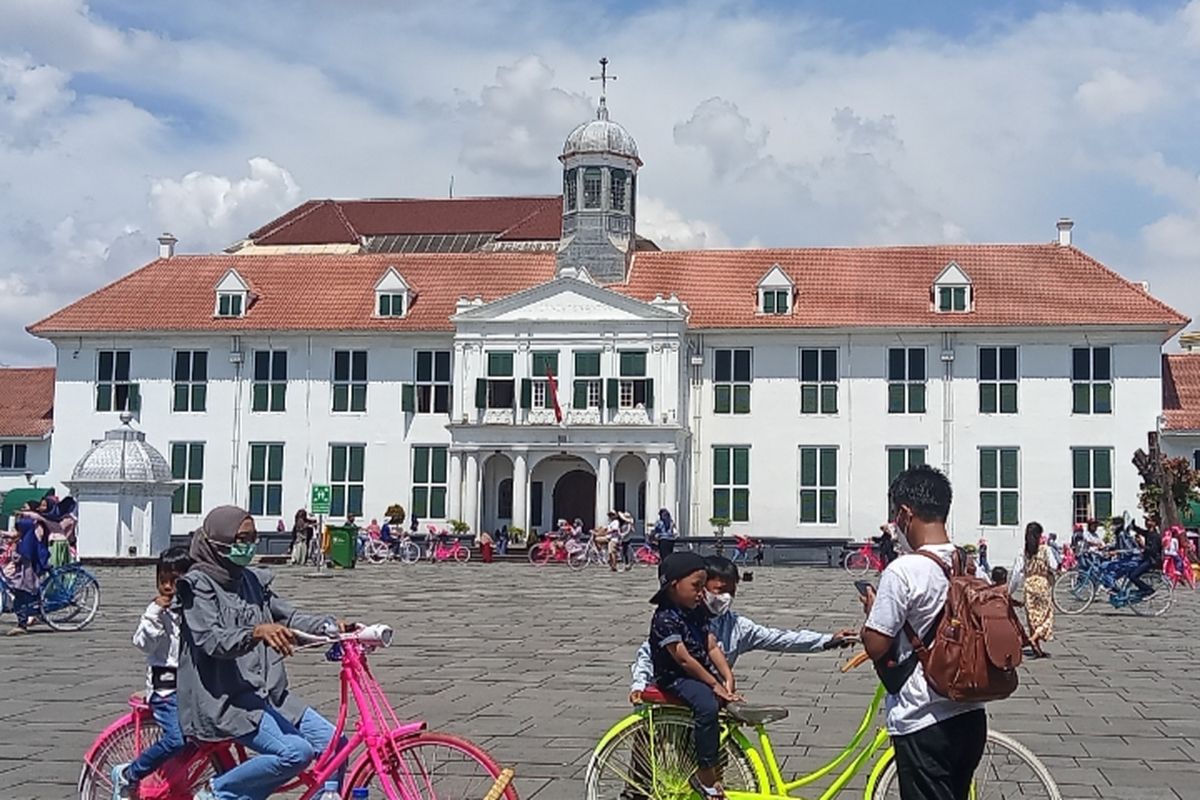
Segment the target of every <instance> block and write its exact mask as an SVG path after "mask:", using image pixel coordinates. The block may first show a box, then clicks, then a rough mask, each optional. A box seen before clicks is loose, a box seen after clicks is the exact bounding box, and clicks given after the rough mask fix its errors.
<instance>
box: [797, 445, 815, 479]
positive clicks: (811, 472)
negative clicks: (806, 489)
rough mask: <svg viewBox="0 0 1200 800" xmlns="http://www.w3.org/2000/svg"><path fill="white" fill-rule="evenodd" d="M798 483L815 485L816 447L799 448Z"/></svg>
mask: <svg viewBox="0 0 1200 800" xmlns="http://www.w3.org/2000/svg"><path fill="white" fill-rule="evenodd" d="M800 485H801V486H816V485H817V449H816V448H815V447H802V448H800Z"/></svg>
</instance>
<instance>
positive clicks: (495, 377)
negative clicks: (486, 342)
mask: <svg viewBox="0 0 1200 800" xmlns="http://www.w3.org/2000/svg"><path fill="white" fill-rule="evenodd" d="M481 390H482V391H481ZM515 395H516V392H515V390H514V389H513V354H512V353H509V352H491V353H488V354H487V378H486V379H480V381H479V382H477V383H476V385H475V401H476V402H475V405H476V406H477V407H479V408H513V407H514V406H515V405H516V396H515Z"/></svg>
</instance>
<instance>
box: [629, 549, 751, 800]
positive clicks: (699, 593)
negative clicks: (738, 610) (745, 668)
mask: <svg viewBox="0 0 1200 800" xmlns="http://www.w3.org/2000/svg"><path fill="white" fill-rule="evenodd" d="M707 577H708V571H707V569H706V567H705V564H704V558H703V557H701V556H700V555H699V554H697V553H692V552H686V553H672V554H671V555H670V556H668V557H667V558H665V559H663V561H662V563H661V564H659V568H658V583H659V590H658V592H656V593H655V595H654V596H653V597H652V598H650V602H651V603H653V604H655V605H656V606H657V607H658V608H657V609H656V610H655V612H654V616H653V617H652V618H651V620H650V661H651V663H652V664H653V665H654V683H655V684H656V685H657V686H658V687H659V688H660V689H662V690H663V691H666V692H671V693H672V694H674V695H676V696H677V697H678V698H679V699H680V700H682V701H683V702H684V703H685V704H686V705H687V706H688V707H690V708H691V709H692V718H693V721H694V722H695V734H696V762H697V764H698V765H699V767H700V768H699V769H698V770H697V771H696V774H695V776H693V778H692V781H691V784H692V788H693V789H695V790H696V791H697V792H699V793H700V796H701V797H702V798H724V797H725V792H724V791H723V790H722V789H721V785H720V782H719V775H718V774H717V765H718V763H719V758H718V746H719V743H720V729H719V727H718V726H717V713H718V711H719V710H720V705H719V701H725V702H729V701H733V700H740V699H741V698H740V697H738V695H737V694H736V693H735V688H736V686H735V683H734V679H733V671H732V670H730V669H729V663H728V662H727V661H726V660H725V655H724V654H723V653H722V652H721V646H720V645H719V644H718V643H717V638H716V637H715V636H713V634H712V631H710V630H709V629H708V616H707V615H706V614H705V613H704V608H703V601H704V582H705V580H706V578H707Z"/></svg>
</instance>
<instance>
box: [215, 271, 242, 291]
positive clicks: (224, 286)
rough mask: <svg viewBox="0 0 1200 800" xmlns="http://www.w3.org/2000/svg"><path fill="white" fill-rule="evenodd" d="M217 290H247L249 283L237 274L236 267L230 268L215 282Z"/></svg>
mask: <svg viewBox="0 0 1200 800" xmlns="http://www.w3.org/2000/svg"><path fill="white" fill-rule="evenodd" d="M217 291H218V292H248V291H250V284H248V283H246V281H245V279H244V278H242V276H241V275H239V274H238V271H237V270H236V269H231V270H229V271H228V272H226V273H225V275H224V277H222V278H221V280H220V281H218V282H217Z"/></svg>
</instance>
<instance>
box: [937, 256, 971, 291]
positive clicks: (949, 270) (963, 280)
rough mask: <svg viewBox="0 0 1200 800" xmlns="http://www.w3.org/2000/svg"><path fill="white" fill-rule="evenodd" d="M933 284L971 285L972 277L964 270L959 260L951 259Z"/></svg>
mask: <svg viewBox="0 0 1200 800" xmlns="http://www.w3.org/2000/svg"><path fill="white" fill-rule="evenodd" d="M933 284H934V285H935V286H969V285H970V284H971V277H970V276H969V275H967V273H966V272H964V271H963V268H962V267H960V266H959V265H958V262H956V261H951V262H950V263H949V264H947V265H946V267H945V269H943V270H942V271H941V273H940V274H939V275H938V276H937V279H936V280H934V282H933Z"/></svg>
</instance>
